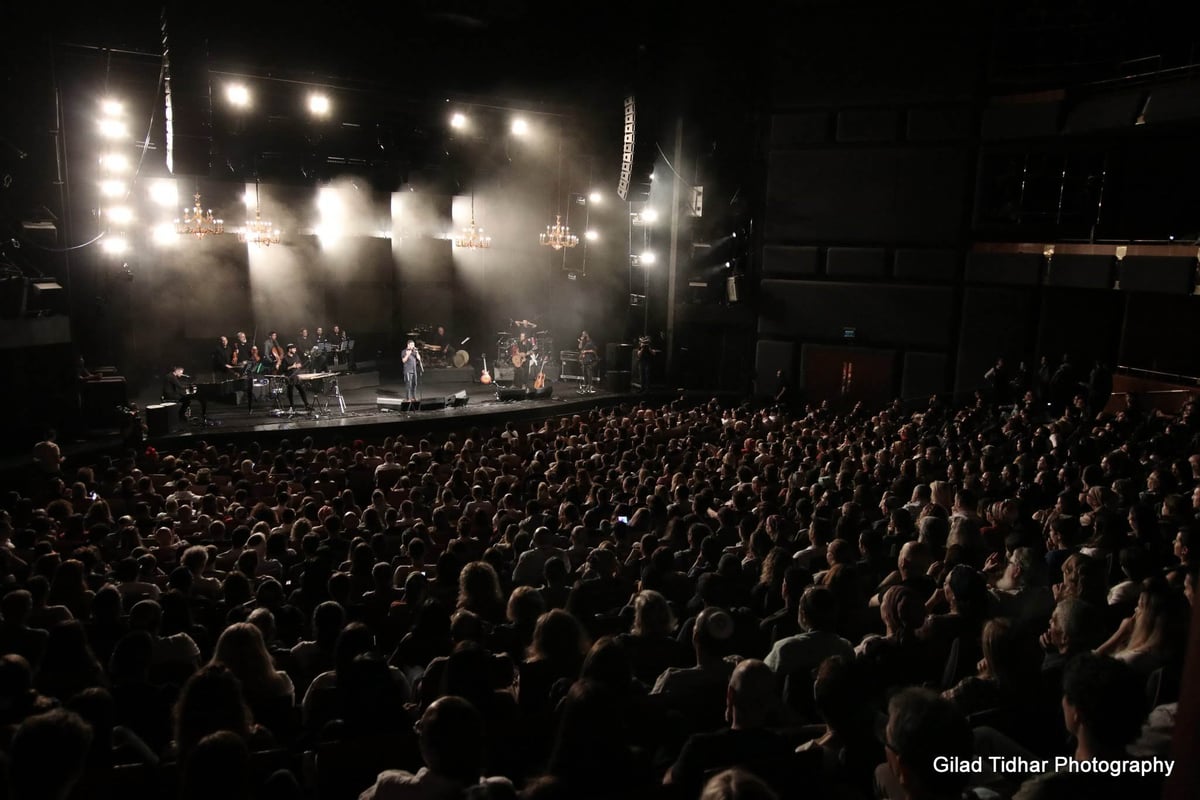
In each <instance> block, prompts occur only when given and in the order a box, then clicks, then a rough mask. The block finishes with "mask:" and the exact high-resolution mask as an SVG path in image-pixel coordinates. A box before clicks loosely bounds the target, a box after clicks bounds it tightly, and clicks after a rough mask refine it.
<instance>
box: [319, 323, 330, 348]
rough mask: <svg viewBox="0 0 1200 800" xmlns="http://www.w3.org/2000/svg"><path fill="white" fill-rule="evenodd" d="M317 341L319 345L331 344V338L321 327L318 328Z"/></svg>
mask: <svg viewBox="0 0 1200 800" xmlns="http://www.w3.org/2000/svg"><path fill="white" fill-rule="evenodd" d="M316 340H317V344H327V343H328V342H329V337H328V336H326V335H325V329H324V328H322V327H320V326H319V325H318V326H317V336H316Z"/></svg>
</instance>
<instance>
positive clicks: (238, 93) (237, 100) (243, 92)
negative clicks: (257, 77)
mask: <svg viewBox="0 0 1200 800" xmlns="http://www.w3.org/2000/svg"><path fill="white" fill-rule="evenodd" d="M225 98H226V99H227V100H229V102H230V104H231V105H235V106H237V107H238V108H247V107H249V105H250V90H249V89H247V88H246V85H245V84H244V83H231V84H229V85H228V86H226V87H225Z"/></svg>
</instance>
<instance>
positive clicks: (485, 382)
mask: <svg viewBox="0 0 1200 800" xmlns="http://www.w3.org/2000/svg"><path fill="white" fill-rule="evenodd" d="M479 382H480V383H482V384H483V385H484V386H487V385H488V384H489V383H491V382H492V376H491V375H489V374H488V368H487V356H484V357H483V373H482V374H481V375H480V376H479Z"/></svg>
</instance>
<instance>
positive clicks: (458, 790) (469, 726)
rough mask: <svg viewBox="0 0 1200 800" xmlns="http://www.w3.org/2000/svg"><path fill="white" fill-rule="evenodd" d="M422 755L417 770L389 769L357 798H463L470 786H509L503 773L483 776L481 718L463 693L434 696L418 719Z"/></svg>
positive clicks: (408, 799) (483, 748)
mask: <svg viewBox="0 0 1200 800" xmlns="http://www.w3.org/2000/svg"><path fill="white" fill-rule="evenodd" d="M417 735H418V736H419V746H420V749H421V760H422V761H424V762H425V766H423V767H421V768H420V769H419V770H417V771H416V772H415V773H412V772H406V771H404V770H399V769H396V770H387V771H385V772H381V773H379V777H378V778H376V780H375V785H374V786H372V787H371V788H369V789H367V790H366V791H365V792H363V793H362V794H360V795H359V796H358V800H410V798H411V799H412V800H417V799H418V798H421V799H422V800H437V799H438V798H446V797H463V796H466V794H467V792H468V790H469V789H470V788H471V787H473V786H478V785H481V784H482V785H483V786H485V787H489V788H496V789H506V790H507V791H506V792H505V793H506V794H512V792H513V789H512V786H511V785H510V784H509V781H508V779H507V778H501V777H484V776H483V768H484V750H485V747H486V745H487V735H486V733H485V731H484V725H483V717H481V716H480V714H479V712H478V711H476V710H475V707H474V706H472V705H471V704H470V703H468V702H467V701H466V700H464V699H463V698H461V697H454V696H447V697H441V698H438V699H437V700H435V701H434V702H433V703H431V704H430V705H429V708H427V709H425V713H424V714H422V715H421V720H420V721H419V722H418V723H417Z"/></svg>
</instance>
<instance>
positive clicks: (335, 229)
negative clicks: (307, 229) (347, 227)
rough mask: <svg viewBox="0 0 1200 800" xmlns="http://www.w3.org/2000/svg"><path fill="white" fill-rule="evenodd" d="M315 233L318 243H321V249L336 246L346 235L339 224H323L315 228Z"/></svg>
mask: <svg viewBox="0 0 1200 800" xmlns="http://www.w3.org/2000/svg"><path fill="white" fill-rule="evenodd" d="M313 233H314V234H316V236H317V241H318V242H320V243H321V247H329V246H330V245H333V244H336V243H337V242H338V241H339V240H340V239H341V238H342V236H343V234H344V233H345V232H344V231H343V230H342V226H341V225H339V224H337V223H328V222H323V223H321V224H320V225H318V226H317V227H315V228H313Z"/></svg>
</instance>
